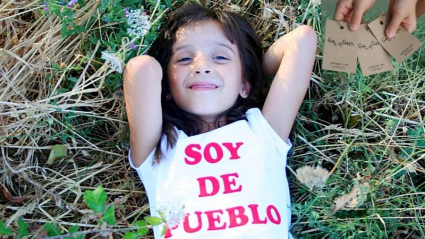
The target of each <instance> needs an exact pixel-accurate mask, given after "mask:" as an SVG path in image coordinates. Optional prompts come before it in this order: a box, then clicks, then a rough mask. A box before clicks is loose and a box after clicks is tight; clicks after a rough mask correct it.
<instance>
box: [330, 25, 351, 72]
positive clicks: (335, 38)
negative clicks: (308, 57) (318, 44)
mask: <svg viewBox="0 0 425 239" xmlns="http://www.w3.org/2000/svg"><path fill="white" fill-rule="evenodd" d="M356 46H357V33H355V32H352V31H350V29H349V28H348V24H347V23H346V22H338V21H332V20H327V21H326V33H325V46H324V52H323V64H322V68H323V69H326V70H333V71H343V72H350V73H356V69H357V49H356Z"/></svg>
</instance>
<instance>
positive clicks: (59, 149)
mask: <svg viewBox="0 0 425 239" xmlns="http://www.w3.org/2000/svg"><path fill="white" fill-rule="evenodd" d="M67 150H68V148H67V147H66V146H64V145H61V144H56V145H55V146H53V148H52V150H51V151H50V154H49V158H48V159H47V164H52V163H53V162H54V161H55V159H57V158H63V157H66V151H67Z"/></svg>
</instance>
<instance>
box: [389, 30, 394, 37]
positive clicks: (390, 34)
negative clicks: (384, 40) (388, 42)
mask: <svg viewBox="0 0 425 239" xmlns="http://www.w3.org/2000/svg"><path fill="white" fill-rule="evenodd" d="M393 36H394V32H393V31H390V30H388V31H387V37H389V38H391V37H393Z"/></svg>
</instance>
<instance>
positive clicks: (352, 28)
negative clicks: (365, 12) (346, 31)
mask: <svg viewBox="0 0 425 239" xmlns="http://www.w3.org/2000/svg"><path fill="white" fill-rule="evenodd" d="M357 28H359V25H357V24H355V23H350V29H351V30H352V31H355V30H357Z"/></svg>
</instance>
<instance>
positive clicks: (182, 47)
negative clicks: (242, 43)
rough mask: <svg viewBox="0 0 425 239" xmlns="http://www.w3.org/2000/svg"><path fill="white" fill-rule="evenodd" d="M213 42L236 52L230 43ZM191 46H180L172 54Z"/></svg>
mask: <svg viewBox="0 0 425 239" xmlns="http://www.w3.org/2000/svg"><path fill="white" fill-rule="evenodd" d="M213 43H215V44H216V45H219V46H222V47H225V48H227V49H229V50H230V51H232V53H233V54H235V51H234V50H233V49H232V48H231V47H230V46H229V45H228V44H225V43H222V42H213ZM189 47H190V45H182V46H179V47H177V48H176V50H175V51H174V52H173V53H172V54H175V53H176V52H178V51H180V50H183V49H185V48H189Z"/></svg>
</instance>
